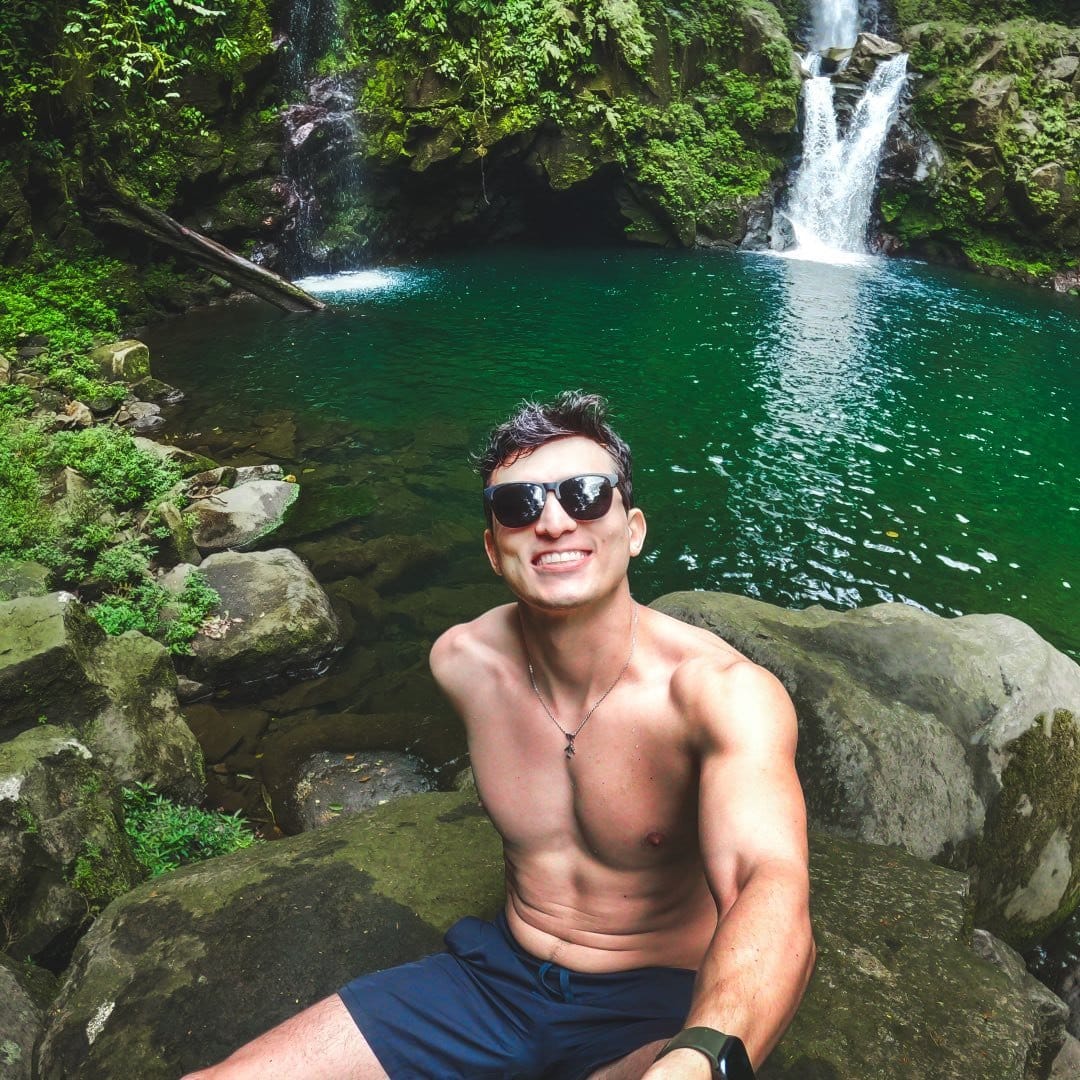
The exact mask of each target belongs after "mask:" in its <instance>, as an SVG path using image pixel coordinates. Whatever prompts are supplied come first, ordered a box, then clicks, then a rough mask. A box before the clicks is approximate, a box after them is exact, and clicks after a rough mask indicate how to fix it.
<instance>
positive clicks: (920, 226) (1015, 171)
mask: <svg viewBox="0 0 1080 1080" xmlns="http://www.w3.org/2000/svg"><path fill="white" fill-rule="evenodd" d="M1020 6H1023V5H1019V4H1016V5H1010V4H1004V3H1003V4H1001V5H998V7H997V13H998V14H999V15H1000V14H1003V13H1009V12H1012V11H1013V10H1014V9H1018V8H1019V7H1020ZM980 10H982V11H984V12H989V11H990V5H981V8H980ZM1078 47H1080V38H1078V36H1077V34H1076V32H1075V31H1069V30H1066V29H1064V28H1063V27H1061V26H1053V25H1048V24H1043V23H1037V22H1034V21H1032V20H1031V19H1016V20H1014V21H1012V22H1007V23H1002V24H1000V25H995V26H964V25H960V24H959V23H948V22H943V23H932V24H929V25H927V26H925V27H923V28H922V29H921V30H920V32H919V34H918V39H917V41H916V42H915V44H914V47H913V49H912V65H913V67H914V68H915V69H916V70H918V71H919V72H921V73H922V74H923V75H924V76H926V78H924V80H923V81H922V82H921V83H920V84H918V88H917V91H916V97H915V107H916V113H917V115H918V118H919V120H920V122H921V123H922V125H923V126H924V127H925V128H926V129H927V130H928V131H929V132H930V133H931V134H932V135H933V136H934V137H935V139H936V140H937V141H938V142H939V144H940V145H941V146H942V147H943V149H944V150H945V152H946V159H947V161H946V167H945V169H944V170H943V172H942V174H941V176H940V177H939V178H938V179H937V182H936V184H935V185H934V186H933V187H932V188H931V190H930V193H929V196H927V194H926V193H925V192H919V193H912V197H911V199H910V201H908V202H907V203H906V204H905V205H903V206H900V205H896V206H892V207H889V206H888V201H886V207H887V210H889V211H891V212H892V218H891V225H892V228H893V230H894V231H895V232H896V233H897V234H898V235H899V236H900V237H901V238H902V239H904V240H905V241H907V242H908V243H909V244H914V245H915V248H916V250H920V249H921V250H925V251H929V252H931V253H933V251H934V250H935V248H936V247H937V246H938V245H940V244H946V245H947V246H948V247H949V248H951V250H952V252H953V253H954V254H955V253H956V252H957V251H959V252H961V253H962V254H963V255H964V257H965V258H966V259H967V261H968V262H969V263H970V264H971V265H973V266H975V267H977V268H979V269H984V270H990V271H991V272H997V271H1006V272H1008V273H1010V274H1013V275H1016V276H1019V277H1021V278H1023V279H1025V280H1036V279H1039V280H1045V279H1046V278H1047V277H1048V276H1050V275H1051V274H1053V273H1054V272H1055V270H1057V269H1061V268H1063V267H1065V266H1068V265H1070V262H1071V261H1072V260H1074V258H1075V255H1074V254H1070V251H1073V252H1074V250H1075V240H1070V235H1075V227H1074V226H1073V225H1070V218H1069V211H1068V206H1067V204H1066V203H1064V202H1063V201H1062V199H1061V195H1060V194H1059V190H1058V187H1057V181H1055V176H1061V175H1062V172H1063V173H1064V177H1065V182H1066V183H1071V182H1072V181H1070V180H1069V179H1068V176H1069V173H1068V165H1069V163H1070V162H1076V161H1080V101H1078V100H1077V98H1076V95H1075V94H1073V93H1072V92H1071V90H1070V87H1069V84H1068V83H1067V82H1065V81H1063V80H1062V79H1059V78H1054V77H1052V72H1053V70H1054V69H1053V65H1054V62H1055V61H1056V60H1057V59H1058V58H1059V57H1061V56H1063V55H1067V54H1068V53H1070V52H1073V53H1075V52H1076V50H1077V48H1078ZM1053 163H1057V164H1058V166H1059V171H1058V172H1057V173H1055V172H1054V168H1055V166H1054V165H1053ZM1048 167H1049V171H1048Z"/></svg>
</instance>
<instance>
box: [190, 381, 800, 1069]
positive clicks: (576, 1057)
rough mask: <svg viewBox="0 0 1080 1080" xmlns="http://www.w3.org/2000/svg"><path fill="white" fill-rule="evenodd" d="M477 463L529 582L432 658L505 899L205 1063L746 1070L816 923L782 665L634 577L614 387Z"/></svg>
mask: <svg viewBox="0 0 1080 1080" xmlns="http://www.w3.org/2000/svg"><path fill="white" fill-rule="evenodd" d="M480 470H481V473H482V475H483V481H484V484H485V492H484V496H485V509H486V511H487V516H488V525H489V527H488V529H487V530H486V532H485V534H484V546H485V549H486V551H487V555H488V559H489V560H490V562H491V566H492V569H493V570H494V571H495V573H496V574H498V575H499V576H501V577H502V578H503V579H504V580H505V581H506V583H507V585H508V586H509V587H510V590H511V591H512V592H513V593H514V595H515V597H516V598H517V600H516V603H512V604H507V605H505V606H503V607H498V608H495V609H494V610H492V611H489V612H487V614H485V615H482V616H481V617H480V618H478V619H476V620H474V621H473V622H470V623H464V624H462V625H459V626H455V627H453V628H451V629H450V630H448V631H447V632H446V633H445V634H443V636H442V637H441V638H439V640H438V641H437V642H436V643H435V645H434V647H433V648H432V650H431V669H432V671H433V672H434V675H435V678H436V680H437V681H438V683H439V685H440V686H441V687H442V689H443V690H444V692H445V693H446V695H447V696H448V697H449V699H450V701H451V703H452V704H453V705H454V707H455V709H456V710H457V712H458V713H459V714H460V716H461V717H462V719H463V721H464V723H465V726H466V729H467V734H468V740H469V752H470V756H471V759H472V766H473V771H474V773H475V776H476V784H477V788H478V790H479V793H480V797H481V799H482V801H483V804H484V807H485V808H486V810H487V812H488V813H489V814H490V816H491V819H492V821H493V822H494V824H495V826H496V828H497V829H498V830H499V833H500V834H501V835H502V838H503V845H504V853H505V859H506V892H507V897H506V907H505V911H504V914H503V915H501V916H500V917H499V919H498V920H497V921H496V923H494V924H491V923H486V922H481V921H480V920H479V919H472V918H470V919H465V920H462V922H460V923H458V924H457V925H455V926H454V927H453V928H451V930H450V932H449V933H448V935H447V947H448V952H446V953H440V954H438V955H437V956H434V957H429V958H428V959H426V960H421V961H418V962H417V963H416V964H410V965H405V966H404V967H402V968H395V969H392V970H391V971H388V972H380V973H376V974H374V975H370V976H361V977H360V978H359V979H357V980H354V982H352V983H350V984H349V985H348V986H346V987H344V988H342V990H341V991H340V992H339V994H335V995H333V996H331V997H329V998H327V999H325V1000H324V1001H322V1002H320V1003H318V1004H316V1005H313V1006H312V1007H311V1008H309V1009H307V1010H306V1011H305V1012H303V1013H300V1014H299V1015H298V1016H296V1017H294V1018H293V1019H291V1020H288V1021H286V1022H285V1023H284V1024H281V1025H279V1026H278V1027H277V1028H274V1029H273V1030H272V1031H270V1032H267V1033H266V1034H265V1035H263V1036H261V1037H260V1038H259V1039H256V1040H255V1041H254V1042H252V1043H250V1044H248V1045H247V1046H245V1047H243V1048H241V1049H240V1050H238V1051H237V1052H236V1053H235V1054H233V1055H232V1056H231V1057H230V1058H228V1059H227V1060H226V1061H225V1062H224V1063H222V1065H220V1066H218V1067H217V1068H216V1069H211V1070H208V1071H206V1072H202V1073H198V1074H196V1075H197V1076H198V1077H200V1078H206V1077H214V1078H221V1077H229V1078H239V1077H258V1078H259V1080H271V1078H277V1077H280V1078H282V1080H299V1078H303V1077H311V1078H319V1080H338V1078H341V1080H344V1078H357V1080H368V1078H383V1077H386V1076H389V1077H390V1078H391V1080H444V1078H446V1080H450V1078H458V1077H460V1078H463V1080H479V1078H481V1077H486V1078H491V1080H495V1078H500V1080H501V1078H510V1077H550V1078H552V1080H578V1078H585V1077H594V1078H596V1080H599V1078H601V1077H603V1078H604V1080H623V1078H635V1080H636V1078H638V1077H645V1078H646V1080H674V1078H679V1080H693V1078H698V1077H700V1078H701V1080H707V1078H708V1077H711V1076H726V1077H730V1078H734V1080H739V1078H740V1077H752V1072H751V1071H750V1068H751V1063H752V1065H753V1066H754V1067H756V1066H757V1065H759V1064H760V1063H761V1062H762V1061H763V1060H764V1059H765V1057H766V1056H767V1055H768V1053H769V1051H770V1050H771V1049H772V1048H773V1046H774V1045H775V1044H776V1042H777V1040H778V1039H779V1038H780V1035H781V1034H782V1033H783V1031H784V1030H785V1028H786V1027H787V1026H788V1024H789V1023H790V1022H791V1019H792V1017H793V1016H794V1014H795V1010H796V1008H797V1007H798V1004H799V1002H800V1000H801V998H802V995H803V992H804V991H805V989H806V984H807V981H808V980H809V977H810V973H811V970H812V968H813V963H814V943H813V938H812V935H811V929H810V919H809V906H808V879H807V847H806V819H805V808H804V804H803V798H802V792H801V789H800V786H799V781H798V778H797V777H796V774H795V765H794V758H795V742H796V722H795V715H794V711H793V709H792V706H791V702H790V700H789V698H788V696H787V694H786V693H785V691H784V689H783V687H782V686H781V685H780V683H779V682H778V681H777V680H776V679H775V678H773V677H772V676H771V675H770V674H768V673H767V672H766V671H764V670H763V669H761V668H759V667H757V666H756V665H754V664H752V663H751V662H750V661H749V660H747V659H746V657H744V656H742V655H741V654H740V653H738V652H736V651H735V650H734V649H733V648H731V647H730V646H729V645H727V644H725V643H724V642H723V641H721V640H719V639H718V638H716V637H715V636H714V635H712V634H710V633H708V632H707V631H704V630H700V629H697V628H694V627H691V626H688V625H686V624H683V623H681V622H678V621H677V620H674V619H671V618H669V617H667V616H665V615H662V614H660V613H659V612H656V611H652V610H651V609H649V608H647V607H642V606H640V605H638V604H637V603H636V602H635V601H634V600H633V598H632V597H631V595H630V587H629V582H628V580H627V568H628V565H629V562H630V559H631V558H633V557H634V556H636V555H638V554H639V553H640V552H641V550H642V546H643V544H644V541H645V518H644V515H643V514H642V512H641V510H639V509H638V508H637V507H635V506H634V505H633V497H632V495H633V488H632V478H631V472H630V452H629V449H628V448H627V446H626V444H625V443H624V442H623V441H622V439H621V438H619V436H618V435H616V434H615V432H614V431H612V429H611V428H610V426H608V424H607V422H606V420H605V417H604V402H603V400H602V399H599V398H596V397H594V396H591V395H584V394H578V393H571V394H563V395H561V396H560V397H559V398H558V399H557V400H556V401H555V402H554V403H553V404H551V405H544V406H541V405H535V404H526V405H523V406H522V408H521V409H520V410H519V412H518V413H517V414H516V415H515V416H514V417H512V418H511V420H509V421H508V422H507V423H506V424H504V425H502V426H501V427H499V428H497V429H496V430H495V431H494V432H493V433H492V436H491V439H490V441H489V445H488V447H487V450H486V452H485V454H484V455H483V457H482V458H481V461H480ZM710 1029H711V1030H710ZM672 1036H676V1037H675V1038H674V1039H671V1037H672ZM725 1036H727V1037H725ZM668 1039H671V1042H670V1043H667V1040H668ZM740 1040H741V1041H740ZM661 1051H662V1053H661ZM658 1053H660V1055H661V1056H659V1057H658V1056H657V1055H658ZM717 1055H719V1057H720V1058H721V1060H722V1063H721V1065H720V1066H719V1067H718V1066H717V1065H716V1064H715V1060H714V1059H715V1058H716V1057H717ZM746 1055H748V1056H749V1061H747V1059H746Z"/></svg>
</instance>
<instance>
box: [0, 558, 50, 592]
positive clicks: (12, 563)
mask: <svg viewBox="0 0 1080 1080" xmlns="http://www.w3.org/2000/svg"><path fill="white" fill-rule="evenodd" d="M48 591H49V569H48V567H45V566H42V565H41V563H36V562H26V561H23V560H13V559H0V601H2V600H18V599H19V597H20V596H44V595H45V594H46V593H47V592H48Z"/></svg>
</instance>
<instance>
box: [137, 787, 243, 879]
mask: <svg viewBox="0 0 1080 1080" xmlns="http://www.w3.org/2000/svg"><path fill="white" fill-rule="evenodd" d="M124 829H125V831H126V832H127V834H128V836H129V837H131V841H132V846H133V848H134V851H135V858H136V859H138V861H139V863H140V864H141V865H142V866H143V867H144V869H145V870H146V872H147V873H148V875H149V876H150V877H152V878H154V877H160V876H161V875H162V874H167V873H168V872H169V871H170V870H175V869H176V868H177V867H179V866H185V865H187V864H189V863H195V862H202V861H203V860H204V859H210V858H213V857H214V856H215V855H227V854H228V853H229V852H230V851H239V850H240V849H242V848H247V847H251V845H252V844H254V843H256V842H257V840H258V837H256V836H255V834H254V833H253V832H252V831H251V829H250V828H248V826H247V824H245V822H243V821H242V820H241V819H240V817H239V815H238V814H223V813H221V812H220V811H212V810H200V809H199V808H198V807H197V806H184V805H181V804H180V803H175V802H173V801H172V800H171V799H167V798H166V797H165V796H164V795H162V794H160V793H159V792H157V791H155V790H154V789H153V788H152V787H151V786H150V785H149V784H142V783H137V784H136V785H135V786H134V787H133V788H125V789H124Z"/></svg>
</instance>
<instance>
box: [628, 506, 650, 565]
mask: <svg viewBox="0 0 1080 1080" xmlns="http://www.w3.org/2000/svg"><path fill="white" fill-rule="evenodd" d="M626 528H627V530H628V531H629V533H630V555H631V556H632V557H633V556H637V555H640V554H641V549H642V548H643V547H644V546H645V533H646V532H647V531H648V530H647V529H646V527H645V515H644V514H643V513H642V512H641V511H640V510H639V509H638V508H637V507H636V506H635V507H633V508H632V509H631V510H628V511H627V512H626Z"/></svg>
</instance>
